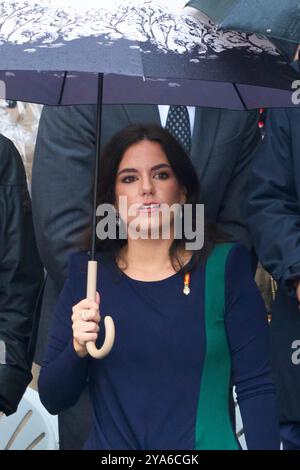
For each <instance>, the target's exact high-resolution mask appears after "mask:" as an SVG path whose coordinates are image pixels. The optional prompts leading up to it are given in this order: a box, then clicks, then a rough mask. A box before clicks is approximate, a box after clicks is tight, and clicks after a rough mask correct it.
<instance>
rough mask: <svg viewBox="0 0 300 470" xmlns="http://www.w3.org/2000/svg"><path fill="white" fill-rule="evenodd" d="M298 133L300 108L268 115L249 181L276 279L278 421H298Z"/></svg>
mask: <svg viewBox="0 0 300 470" xmlns="http://www.w3.org/2000/svg"><path fill="white" fill-rule="evenodd" d="M299 129H300V109H274V110H270V111H269V112H268V114H267V121H266V134H265V138H264V141H263V144H262V146H261V147H260V149H259V151H258V153H257V155H256V157H255V161H254V165H253V171H252V174H251V177H250V179H249V204H248V216H249V227H250V229H251V234H252V237H253V243H254V246H255V249H256V251H257V254H258V257H259V259H260V261H261V262H262V264H263V266H264V267H265V268H266V269H267V270H268V271H269V272H270V273H271V274H272V275H273V277H274V278H275V279H276V280H277V281H278V291H277V294H276V298H275V302H274V305H273V307H272V322H271V346H272V362H273V375H274V380H275V383H276V386H277V391H278V396H279V406H280V409H279V411H280V419H281V421H282V422H287V421H298V422H299V423H300V402H299V395H300V365H298V362H300V341H299V340H300V314H299V310H298V302H297V300H296V296H295V292H294V290H293V289H292V288H291V285H292V282H293V280H295V279H300V230H299V227H300V159H299V153H300V133H299ZM297 349H298V350H299V353H297Z"/></svg>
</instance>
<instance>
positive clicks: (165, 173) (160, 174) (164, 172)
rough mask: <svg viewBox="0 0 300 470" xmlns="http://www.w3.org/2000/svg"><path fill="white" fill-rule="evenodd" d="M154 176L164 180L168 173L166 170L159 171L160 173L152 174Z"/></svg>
mask: <svg viewBox="0 0 300 470" xmlns="http://www.w3.org/2000/svg"><path fill="white" fill-rule="evenodd" d="M154 178H157V179H160V180H166V179H168V178H169V173H167V172H166V171H161V172H160V173H156V175H154Z"/></svg>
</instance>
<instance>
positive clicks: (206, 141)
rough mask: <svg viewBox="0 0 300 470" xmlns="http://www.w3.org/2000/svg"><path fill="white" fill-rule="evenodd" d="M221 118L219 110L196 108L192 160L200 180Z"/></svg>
mask: <svg viewBox="0 0 300 470" xmlns="http://www.w3.org/2000/svg"><path fill="white" fill-rule="evenodd" d="M220 117H221V111H220V110H219V109H210V108H199V107H197V108H196V112H195V124H194V131H193V138H192V149H191V160H192V162H193V164H194V166H195V168H196V171H197V174H198V177H199V179H200V180H201V177H202V176H203V173H204V170H205V168H206V165H207V163H208V160H209V157H210V154H211V151H212V148H213V145H214V142H215V139H216V135H217V130H218V127H219V122H220Z"/></svg>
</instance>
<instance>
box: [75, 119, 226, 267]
mask: <svg viewBox="0 0 300 470" xmlns="http://www.w3.org/2000/svg"><path fill="white" fill-rule="evenodd" d="M142 140H149V141H151V142H157V143H158V144H160V146H161V148H162V150H163V151H164V153H165V155H166V157H167V159H168V161H169V164H170V166H171V168H172V170H173V172H174V175H175V177H176V179H177V181H178V183H179V184H180V185H181V186H182V187H184V188H185V189H186V202H185V203H186V204H190V205H191V207H192V214H193V215H192V230H193V231H194V230H195V227H196V205H197V204H201V201H200V186H199V181H198V177H197V173H196V171H195V169H194V167H193V165H192V162H191V160H190V158H189V157H188V156H187V154H186V153H185V151H184V150H183V148H182V147H181V145H180V144H179V143H178V141H177V140H176V139H175V138H174V137H173V136H172V134H170V132H168V131H167V130H166V129H163V128H162V127H160V126H158V125H156V124H131V125H129V126H127V127H125V128H124V129H122V130H121V131H119V132H118V133H117V134H115V135H114V136H113V137H112V139H111V140H110V141H109V143H108V144H107V145H106V147H105V148H104V150H103V152H102V154H101V160H100V167H99V190H98V198H97V207H98V206H99V205H100V204H105V203H106V204H112V205H114V204H115V185H116V176H117V171H118V168H119V165H120V162H121V160H122V158H123V155H124V154H125V152H126V150H127V149H128V148H129V147H131V146H132V145H134V144H136V143H138V142H141V141H142ZM183 219H184V211H183ZM183 224H184V220H183ZM182 235H183V236H182V238H181V239H174V241H173V243H172V245H171V247H170V259H171V262H172V266H173V268H174V269H175V270H176V271H180V270H182V272H185V267H183V266H182V264H181V262H180V259H179V257H178V253H179V252H180V251H181V250H182V248H184V245H185V244H186V243H187V242H189V243H191V242H192V240H188V239H186V238H185V234H184V231H182ZM228 240H229V238H228V237H227V236H226V235H225V234H223V233H222V232H221V231H219V230H218V229H217V228H216V226H215V225H214V224H210V223H207V222H205V223H204V245H203V247H202V249H201V250H195V251H194V254H195V256H194V257H193V261H192V265H191V264H190V263H189V266H188V270H189V271H190V270H192V269H193V268H194V267H195V266H196V264H198V262H199V261H202V260H205V259H206V258H207V257H208V255H209V253H210V252H211V250H212V249H213V247H214V245H215V244H216V243H222V242H224V241H228ZM90 243H91V233H89V234H88V235H87V236H85V243H84V247H83V248H84V249H90V246H91V245H90ZM96 243H97V244H96V249H97V251H101V252H105V253H106V254H110V255H112V256H113V258H114V259H115V261H116V262H117V260H118V257H119V253H120V250H121V248H122V247H123V246H125V245H126V244H127V240H124V239H119V238H118V236H117V239H109V238H107V239H105V240H100V239H99V238H97V242H96Z"/></svg>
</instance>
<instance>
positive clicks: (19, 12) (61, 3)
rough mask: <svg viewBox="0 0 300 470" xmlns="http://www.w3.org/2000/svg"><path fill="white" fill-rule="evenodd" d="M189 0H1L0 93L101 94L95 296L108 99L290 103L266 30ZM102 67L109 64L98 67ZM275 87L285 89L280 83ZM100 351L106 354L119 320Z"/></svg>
mask: <svg viewBox="0 0 300 470" xmlns="http://www.w3.org/2000/svg"><path fill="white" fill-rule="evenodd" d="M184 4H185V2H183V1H182V0H169V1H168V0H160V2H154V1H149V0H135V1H130V0H126V1H125V0H110V2H109V5H108V4H107V1H99V0H85V1H84V2H82V4H79V3H77V2H74V1H71V0H42V1H39V2H37V1H35V0H27V1H24V2H18V3H17V2H14V1H11V0H8V1H5V2H0V57H1V66H0V69H1V70H2V71H1V72H0V93H2V97H3V98H6V99H13V100H21V101H29V102H37V103H44V104H52V105H71V104H90V103H97V134H96V135H97V137H96V140H97V151H96V167H95V186H94V208H93V243H92V256H91V261H90V262H89V273H88V289H87V297H88V298H91V299H95V294H96V272H97V267H96V262H95V237H96V230H95V228H96V215H95V214H96V194H97V174H98V165H99V154H100V140H101V135H100V130H101V109H102V103H103V102H104V103H161V104H191V105H202V106H213V107H226V108H232V109H243V108H253V107H260V106H267V105H268V106H271V105H276V106H282V105H284V104H286V105H291V82H292V81H293V80H294V79H295V78H297V74H296V72H295V71H294V70H293V69H292V68H290V67H289V66H288V64H287V63H286V62H285V61H284V60H283V58H282V56H281V55H280V54H279V53H278V51H277V50H276V48H275V47H274V46H273V45H272V44H271V43H270V42H269V41H267V40H266V39H264V38H258V37H257V36H255V35H245V34H239V33H234V32H229V33H223V32H221V33H218V32H216V31H215V29H214V27H212V25H211V24H209V23H206V22H202V21H201V20H199V19H197V18H194V17H193V16H188V15H183V16H181V15H179V14H178V11H180V9H181V8H182V7H183V6H184ZM99 72H101V73H99ZM275 90H276V91H275ZM105 322H106V323H105V325H106V339H105V342H104V345H103V347H102V348H101V350H100V353H98V351H97V349H96V347H95V345H94V343H91V344H88V350H89V352H90V354H92V355H93V356H94V357H99V356H101V357H103V355H105V354H107V353H108V352H109V350H110V348H111V347H112V345H113V341H114V325H113V321H112V319H111V318H110V317H106V318H105Z"/></svg>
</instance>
